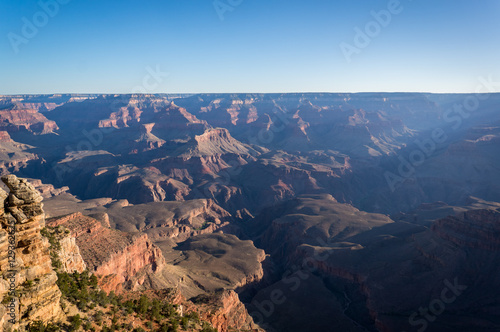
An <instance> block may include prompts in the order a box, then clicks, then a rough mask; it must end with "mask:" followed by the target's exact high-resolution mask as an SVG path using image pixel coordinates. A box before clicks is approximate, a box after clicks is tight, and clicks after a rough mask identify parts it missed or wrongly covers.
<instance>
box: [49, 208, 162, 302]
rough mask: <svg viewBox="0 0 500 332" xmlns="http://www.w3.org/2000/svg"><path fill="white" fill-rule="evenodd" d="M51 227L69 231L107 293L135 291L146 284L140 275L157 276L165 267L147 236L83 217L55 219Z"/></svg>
mask: <svg viewBox="0 0 500 332" xmlns="http://www.w3.org/2000/svg"><path fill="white" fill-rule="evenodd" d="M48 225H49V226H51V227H57V226H60V225H62V226H64V227H66V228H68V229H69V230H70V232H71V236H74V237H75V238H76V244H77V245H78V247H79V248H80V252H81V255H82V257H83V260H84V261H85V263H86V264H87V267H88V269H89V271H90V272H92V273H94V274H95V275H96V276H97V277H98V278H99V285H100V287H101V288H102V289H103V290H104V291H106V292H111V291H114V292H117V293H119V292H121V291H122V290H123V289H124V287H127V288H131V289H134V288H135V287H137V286H140V285H142V284H143V282H144V277H145V276H144V275H143V274H141V272H145V271H148V272H151V273H154V272H157V271H159V270H161V268H162V267H163V265H164V264H165V260H164V258H163V255H162V253H161V251H160V249H159V248H158V247H156V246H155V245H153V244H152V243H151V241H150V240H149V239H148V236H147V235H146V234H139V235H138V234H130V233H126V232H121V231H118V230H115V229H110V228H108V227H105V226H103V225H102V224H101V223H100V222H99V221H97V220H96V219H94V218H91V217H87V216H84V215H82V214H81V213H74V214H71V215H68V216H64V217H60V218H53V219H51V220H50V221H49V222H48ZM139 274H141V276H142V278H141V277H139ZM136 277H137V278H136ZM125 283H126V285H124V284H125Z"/></svg>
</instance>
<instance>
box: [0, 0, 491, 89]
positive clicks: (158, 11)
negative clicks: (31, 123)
mask: <svg viewBox="0 0 500 332" xmlns="http://www.w3.org/2000/svg"><path fill="white" fill-rule="evenodd" d="M43 1H45V2H51V1H50V0H42V2H43ZM61 1H62V0H61ZM65 1H67V0H65ZM220 2H221V3H226V4H227V3H231V2H232V3H233V4H236V6H232V11H227V12H225V13H224V15H223V17H224V20H221V19H220V17H219V15H218V13H217V11H216V9H215V8H214V4H213V0H161V1H157V0H142V1H138V0H137V1H131V0H100V1H97V0H71V1H69V2H68V3H67V4H63V5H60V8H59V10H58V11H57V13H56V14H55V15H54V17H49V19H48V21H47V22H46V24H45V25H43V26H41V27H40V28H38V32H37V33H36V34H34V36H30V35H29V34H28V37H29V38H26V39H25V40H24V42H22V43H20V44H18V45H17V48H18V52H17V53H16V52H15V51H14V48H13V47H12V43H11V40H10V39H12V38H13V37H12V36H14V35H16V36H19V37H22V38H24V37H25V36H23V32H22V28H23V25H25V23H24V22H23V17H25V18H26V19H27V20H28V21H29V22H33V16H34V15H35V16H36V15H37V13H38V14H40V11H41V10H42V8H41V7H40V5H39V4H38V2H37V1H31V0H2V1H0V94H17V93H67V92H75V93H76V92H80V93H94V92H95V93H130V92H131V91H132V90H133V89H134V88H136V87H138V86H142V85H143V83H142V82H143V80H144V78H145V77H146V76H147V75H148V71H147V68H148V67H149V68H153V69H154V68H156V67H158V68H159V69H160V70H161V71H162V72H168V73H169V75H168V77H165V78H163V79H162V80H161V82H160V83H159V84H152V83H154V81H152V80H148V81H147V82H148V83H150V86H149V87H148V89H147V92H163V93H180V92H185V93H188V92H306V91H308V92H316V91H324V92H358V91H429V92H468V91H473V90H474V89H475V87H476V86H477V84H478V81H477V77H478V76H488V75H493V78H495V79H496V80H497V81H500V61H499V59H500V1H498V0H482V1H478V0H468V1H465V0H448V1H439V0H433V1H431V0H413V1H410V0H401V7H402V8H403V11H402V12H401V13H399V14H397V15H392V19H391V22H390V23H389V24H388V25H387V26H386V27H382V28H381V31H380V33H379V34H378V35H376V36H374V37H373V38H372V40H371V42H370V44H369V45H368V46H367V47H364V48H360V53H359V54H353V56H352V58H351V62H348V61H346V58H345V57H344V55H343V53H342V51H341V48H340V46H339V45H340V44H341V43H343V42H344V43H349V44H352V45H353V46H354V42H353V39H354V37H355V31H354V28H355V27H359V28H361V29H364V28H365V26H366V24H367V23H369V22H370V21H373V17H372V16H371V15H370V11H371V10H375V11H379V10H383V9H387V6H388V1H378V0H360V1H356V0H343V1H333V0H309V1H306V0H304V1H298V0H275V1H273V0H243V1H241V3H240V4H238V2H239V1H238V0H220ZM37 18H38V19H39V22H38V23H39V24H40V25H42V24H43V23H44V22H43V14H41V15H38V16H37ZM40 20H41V21H40ZM40 22H41V23H40ZM9 36H10V38H9ZM16 38H17V37H16ZM16 40H17V41H19V40H18V39H16Z"/></svg>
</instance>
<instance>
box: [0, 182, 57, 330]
mask: <svg viewBox="0 0 500 332" xmlns="http://www.w3.org/2000/svg"><path fill="white" fill-rule="evenodd" d="M2 181H3V182H4V183H5V185H6V186H7V187H8V188H9V190H10V193H9V194H7V193H6V192H5V191H3V190H0V196H1V204H0V206H1V208H0V213H1V215H0V222H1V226H2V227H1V229H0V242H1V244H0V248H1V249H2V250H1V253H2V254H1V255H2V256H1V260H0V273H1V274H2V275H3V278H2V279H1V282H0V297H1V298H2V300H3V301H2V304H0V316H1V318H0V321H1V324H2V325H1V326H2V329H4V330H10V329H23V328H24V327H25V326H26V325H27V324H28V323H30V322H31V321H33V320H42V321H45V322H48V321H51V320H57V319H59V318H60V317H61V316H62V311H61V308H60V305H59V300H60V297H61V292H60V291H59V288H58V287H57V285H56V281H57V275H56V273H55V272H54V270H53V269H52V264H51V257H50V255H49V243H48V241H47V240H46V239H45V238H44V237H42V236H41V234H40V230H41V229H42V228H43V227H44V225H45V215H44V212H43V209H42V203H41V201H42V196H41V195H40V194H39V193H38V192H37V191H36V190H35V189H34V187H33V186H32V185H31V184H30V183H29V182H27V181H26V180H24V179H18V178H17V177H16V176H14V175H8V176H4V177H2Z"/></svg>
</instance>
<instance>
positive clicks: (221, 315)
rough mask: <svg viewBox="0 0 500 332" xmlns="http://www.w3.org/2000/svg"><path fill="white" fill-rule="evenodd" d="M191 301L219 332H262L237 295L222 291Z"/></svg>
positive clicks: (230, 291) (203, 317)
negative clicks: (235, 331)
mask: <svg viewBox="0 0 500 332" xmlns="http://www.w3.org/2000/svg"><path fill="white" fill-rule="evenodd" d="M192 301H193V302H194V303H195V304H196V305H197V306H198V308H197V309H198V310H199V311H200V312H201V317H202V319H203V320H206V321H208V322H210V324H212V326H213V327H215V328H216V329H217V331H219V332H229V331H234V330H235V329H236V330H237V331H251V332H263V331H264V330H262V329H260V328H259V327H258V326H257V325H256V324H255V323H254V321H253V319H252V317H251V316H250V315H249V314H248V311H247V309H246V308H245V306H244V305H243V303H241V302H240V299H239V298H238V294H236V293H235V292H234V291H232V290H224V291H220V292H216V293H215V294H211V295H200V296H198V297H196V298H194V299H192Z"/></svg>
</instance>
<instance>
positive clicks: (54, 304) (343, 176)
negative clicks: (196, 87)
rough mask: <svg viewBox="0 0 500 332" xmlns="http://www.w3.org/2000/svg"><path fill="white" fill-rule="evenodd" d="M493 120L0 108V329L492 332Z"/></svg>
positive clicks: (413, 109) (264, 103)
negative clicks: (0, 177)
mask: <svg viewBox="0 0 500 332" xmlns="http://www.w3.org/2000/svg"><path fill="white" fill-rule="evenodd" d="M499 105H500V94H499V93H481V94H433V93H273V94H271V93H269V94H264V93H263V94H257V93H253V94H252V93H241V94H236V93H234V94H231V93H225V94H44V95H30V94H25V95H3V96H0V173H1V174H0V175H1V176H2V182H3V184H2V188H3V189H1V190H0V199H1V200H2V202H3V204H2V205H1V206H0V220H1V228H0V248H1V252H0V254H1V256H0V273H1V274H2V277H3V278H2V279H1V280H0V297H1V298H2V299H3V301H1V304H0V324H1V326H2V329H3V330H4V331H14V330H18V331H58V330H68V331H77V330H85V331H91V330H93V331H116V330H120V331H121V330H123V331H205V332H208V331H219V332H229V331H253V332H282V331H283V332H284V331H290V332H303V331H334V332H335V331H343V332H345V331H351V332H366V331H370V332H376V331H380V332H392V331H398V332H401V331H408V332H409V331H420V332H422V331H429V332H438V331H439V332H443V331H444V332H447V331H450V332H451V331H453V332H457V331H463V332H470V331H500V290H499V287H498V285H500V274H499V273H498V271H499V270H498V262H499V261H500V159H499V158H500V155H499V154H498V151H500V112H499ZM14 238H15V240H12V239H14ZM12 257H14V260H15V262H14V263H13V261H12ZM12 275H15V278H14V279H12V280H13V281H11V277H12ZM82 294H83V295H82ZM155 312H156V314H155ZM10 315H12V316H10ZM13 316H15V317H17V320H12V319H11V317H13Z"/></svg>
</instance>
